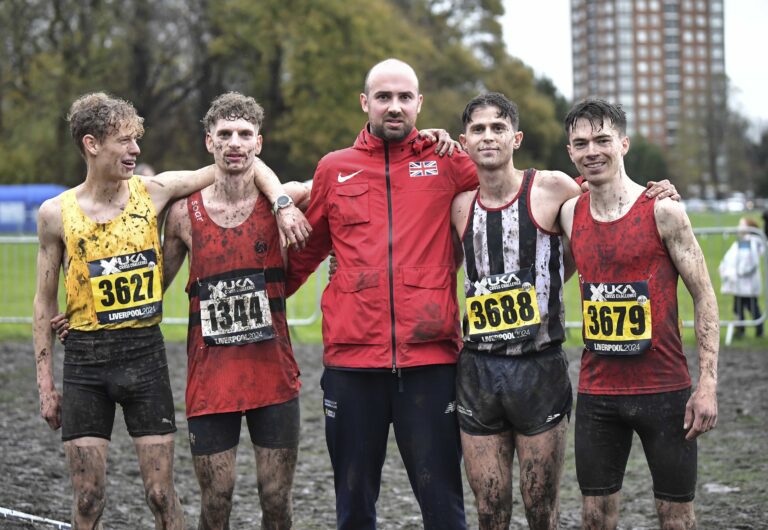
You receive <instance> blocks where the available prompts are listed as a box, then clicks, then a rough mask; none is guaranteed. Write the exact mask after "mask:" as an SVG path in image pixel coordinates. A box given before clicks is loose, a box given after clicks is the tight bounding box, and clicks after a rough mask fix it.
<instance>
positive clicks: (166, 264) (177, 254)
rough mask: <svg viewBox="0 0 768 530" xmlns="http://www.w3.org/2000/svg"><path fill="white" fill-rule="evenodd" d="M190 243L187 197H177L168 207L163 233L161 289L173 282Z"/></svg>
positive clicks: (190, 223) (190, 226)
mask: <svg viewBox="0 0 768 530" xmlns="http://www.w3.org/2000/svg"><path fill="white" fill-rule="evenodd" d="M191 245H192V221H191V220H190V218H189V210H187V199H186V198H184V199H179V200H178V201H176V202H174V203H173V204H171V206H170V207H169V208H168V217H166V219H165V230H164V233H163V291H166V290H167V289H168V287H169V286H170V285H171V282H173V279H174V278H175V277H176V274H178V272H179V270H180V269H181V266H182V264H183V263H184V258H185V257H186V255H187V252H189V251H190V247H191Z"/></svg>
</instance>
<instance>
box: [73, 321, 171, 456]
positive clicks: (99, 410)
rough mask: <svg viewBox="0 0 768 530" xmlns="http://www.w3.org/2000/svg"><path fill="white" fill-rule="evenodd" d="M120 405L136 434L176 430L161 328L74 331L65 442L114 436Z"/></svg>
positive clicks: (130, 428) (152, 433) (156, 433)
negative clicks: (117, 410) (114, 426)
mask: <svg viewBox="0 0 768 530" xmlns="http://www.w3.org/2000/svg"><path fill="white" fill-rule="evenodd" d="M115 403H119V404H120V406H122V408H123V416H124V417H125V425H126V427H127V428H128V432H129V433H130V435H131V436H133V437H138V436H148V435H159V434H168V433H172V432H176V420H175V417H174V414H175V412H174V406H173V395H172V393H171V382H170V378H169V376H168V363H167V361H166V357H165V345H164V343H163V335H162V333H161V332H160V327H159V326H151V327H148V328H132V329H116V330H98V331H77V330H72V331H70V332H69V335H68V336H67V339H66V340H65V341H64V391H63V399H62V406H61V419H62V429H61V438H62V440H64V441H67V440H74V439H75V438H82V437H83V436H95V437H98V438H106V439H107V440H109V439H110V437H111V435H112V425H113V423H114V420H115Z"/></svg>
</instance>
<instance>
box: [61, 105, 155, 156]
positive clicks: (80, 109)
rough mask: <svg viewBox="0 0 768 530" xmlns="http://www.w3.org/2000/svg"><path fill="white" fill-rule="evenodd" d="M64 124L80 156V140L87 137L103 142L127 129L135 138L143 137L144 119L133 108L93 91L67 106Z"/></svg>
mask: <svg viewBox="0 0 768 530" xmlns="http://www.w3.org/2000/svg"><path fill="white" fill-rule="evenodd" d="M67 121H68V122H69V132H70V134H72V139H73V140H74V141H75V145H77V148H78V149H79V150H80V154H82V155H83V157H85V148H84V147H83V137H84V136H85V135H87V134H90V135H91V136H93V137H94V138H96V139H97V140H99V141H100V142H103V141H104V139H106V138H107V137H108V136H110V135H112V134H116V133H117V132H119V131H120V129H121V128H122V127H124V126H129V127H131V128H132V130H131V133H132V134H135V135H136V138H141V137H142V136H143V135H144V125H143V124H144V118H142V117H141V116H139V114H138V113H137V112H136V109H135V108H134V106H133V105H132V104H131V103H130V102H128V101H125V100H123V99H120V98H117V97H115V96H112V95H110V94H106V93H104V92H93V93H90V94H84V95H82V96H80V97H79V98H77V99H76V100H75V101H74V102H73V103H72V106H70V107H69V112H68V113H67Z"/></svg>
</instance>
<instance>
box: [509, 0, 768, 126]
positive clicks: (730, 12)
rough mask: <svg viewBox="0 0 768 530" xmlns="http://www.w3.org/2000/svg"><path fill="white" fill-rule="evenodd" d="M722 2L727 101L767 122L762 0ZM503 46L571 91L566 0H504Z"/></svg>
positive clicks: (765, 6) (767, 47) (767, 28)
mask: <svg viewBox="0 0 768 530" xmlns="http://www.w3.org/2000/svg"><path fill="white" fill-rule="evenodd" d="M724 1H725V70H726V73H727V74H728V77H729V79H730V82H731V105H732V107H734V108H735V109H736V110H738V111H739V112H741V113H742V114H744V115H745V116H747V117H748V118H749V119H750V120H752V121H753V122H755V123H759V124H761V125H762V126H768V66H766V65H767V64H768V59H767V58H766V55H767V54H768V0H724ZM504 9H505V11H506V14H505V15H504V20H503V28H504V39H505V41H506V44H507V50H508V51H509V53H510V54H512V55H515V56H517V57H519V58H520V59H522V60H523V62H525V63H526V64H527V65H528V66H530V67H532V68H533V69H534V70H535V71H536V74H537V75H545V76H547V77H549V78H550V79H551V80H552V81H553V82H554V83H555V85H556V86H557V88H558V90H559V91H560V92H561V93H562V94H563V95H565V96H566V97H567V98H570V97H571V96H572V95H573V86H572V84H573V76H572V72H571V68H572V66H571V30H570V0H504Z"/></svg>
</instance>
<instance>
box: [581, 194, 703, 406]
mask: <svg viewBox="0 0 768 530" xmlns="http://www.w3.org/2000/svg"><path fill="white" fill-rule="evenodd" d="M589 201H590V194H589V193H584V194H582V195H581V196H580V197H579V199H578V200H577V203H576V208H575V210H574V215H573V230H572V233H571V250H572V252H573V257H574V259H575V261H576V268H577V269H578V272H579V281H580V283H581V286H582V288H583V287H584V286H585V284H586V286H587V288H586V289H583V290H582V305H583V304H584V303H585V300H584V294H587V296H589V297H590V300H593V299H595V298H600V297H601V293H602V295H605V296H606V297H608V298H609V299H610V296H612V294H610V293H609V294H606V293H607V291H611V290H612V289H613V290H614V291H616V292H619V291H621V290H622V287H624V288H626V285H628V284H632V285H635V286H636V285H638V284H643V283H644V282H647V288H648V296H647V298H648V299H649V300H650V306H651V315H650V318H651V323H652V324H651V333H650V335H651V337H650V348H649V349H647V350H646V351H644V352H642V353H640V354H636V355H626V354H624V355H606V354H605V353H596V352H595V351H590V349H588V348H586V347H585V349H584V352H583V354H582V358H581V370H580V373H579V392H580V393H585V394H611V395H627V394H654V393H660V392H671V391H675V390H681V389H683V388H687V387H689V386H690V385H691V378H690V375H689V373H688V364H687V362H686V358H685V354H684V353H683V348H682V343H681V339H680V328H679V324H678V314H677V279H678V272H677V269H676V268H675V266H674V264H673V263H672V260H671V259H670V257H669V254H668V253H667V250H666V247H665V246H664V243H663V242H662V241H661V237H660V236H659V233H658V230H657V228H656V219H655V217H654V202H655V201H654V199H649V198H647V197H646V196H645V194H641V195H640V197H639V198H638V199H637V200H636V201H635V204H634V205H633V206H632V208H631V209H630V210H629V212H627V214H626V215H624V216H623V217H621V218H620V219H617V220H615V221H611V222H600V221H596V220H594V219H593V218H592V214H591V213H590V206H589V205H590V202H589ZM601 284H602V285H601ZM606 284H608V285H606ZM585 291H586V292H585ZM596 291H599V292H600V293H598V294H597V295H596V296H594V295H595V292H596ZM590 295H592V296H590ZM616 296H618V295H616ZM598 307H599V305H598ZM643 307H647V305H645V306H643ZM596 313H597V312H596ZM592 324H593V321H592V320H591V319H589V318H585V322H584V329H583V330H582V333H583V334H585V336H586V332H587V331H586V328H587V326H588V325H592ZM617 325H618V320H617V319H615V318H614V320H613V321H612V322H611V323H608V327H609V328H610V327H611V326H614V327H615V326H617ZM622 325H629V320H626V321H625V322H622ZM597 327H598V326H597V325H595V328H597Z"/></svg>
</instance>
